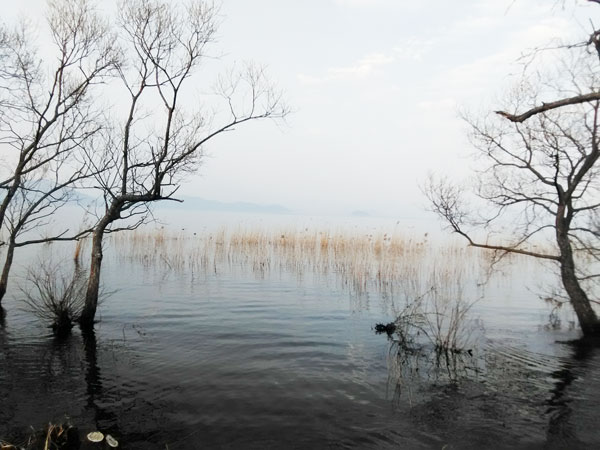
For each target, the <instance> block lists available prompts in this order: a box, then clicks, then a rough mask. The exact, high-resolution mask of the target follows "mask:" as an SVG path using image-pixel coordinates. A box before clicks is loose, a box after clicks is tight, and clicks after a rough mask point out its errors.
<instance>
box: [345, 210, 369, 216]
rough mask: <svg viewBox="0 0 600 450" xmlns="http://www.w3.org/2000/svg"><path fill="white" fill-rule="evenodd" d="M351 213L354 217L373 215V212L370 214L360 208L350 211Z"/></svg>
mask: <svg viewBox="0 0 600 450" xmlns="http://www.w3.org/2000/svg"><path fill="white" fill-rule="evenodd" d="M350 215H351V216H352V217H371V214H369V213H368V212H366V211H360V210H357V211H352V212H351V213H350Z"/></svg>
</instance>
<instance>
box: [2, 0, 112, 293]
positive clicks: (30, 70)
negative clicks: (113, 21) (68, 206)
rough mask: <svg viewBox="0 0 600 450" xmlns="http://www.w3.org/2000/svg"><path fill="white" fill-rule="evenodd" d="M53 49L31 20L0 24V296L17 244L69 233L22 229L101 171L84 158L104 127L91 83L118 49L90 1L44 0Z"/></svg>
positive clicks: (45, 218)
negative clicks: (1, 255) (1, 249)
mask: <svg viewBox="0 0 600 450" xmlns="http://www.w3.org/2000/svg"><path fill="white" fill-rule="evenodd" d="M47 19H48V26H49V31H50V33H51V38H52V45H53V50H54V53H52V54H49V55H47V56H46V58H45V59H42V58H41V57H40V56H39V54H38V52H39V51H38V50H37V48H36V45H35V43H36V40H35V38H34V33H33V30H32V27H31V25H28V24H27V23H20V24H19V25H18V26H17V27H16V28H15V29H13V30H8V29H2V30H0V61H1V63H2V67H1V68H0V147H1V148H3V149H6V150H7V151H6V152H5V153H4V155H3V156H4V160H3V163H4V166H5V167H4V171H3V173H2V178H1V179H0V190H1V191H3V192H2V197H1V201H0V230H2V234H3V237H4V239H6V241H4V242H1V243H0V245H6V246H7V247H6V256H5V261H4V265H3V268H2V274H1V275H0V301H1V300H2V297H3V296H4V294H5V292H6V286H7V282H8V275H9V272H10V269H11V264H12V260H13V255H14V251H15V248H17V247H21V246H24V245H29V244H35V243H40V242H48V241H52V240H61V239H74V238H77V237H79V236H81V235H82V234H83V233H81V234H79V233H76V234H73V235H71V236H69V237H67V236H66V233H67V231H68V230H63V231H60V232H58V234H54V235H52V234H46V235H44V236H39V237H36V238H35V239H33V238H32V237H31V235H30V236H29V237H27V238H25V239H22V240H21V241H18V238H19V237H20V236H23V235H24V234H25V233H26V232H27V231H30V230H31V229H33V228H37V229H39V228H40V226H41V225H44V224H47V223H48V222H50V221H51V220H52V217H53V213H54V212H55V211H56V210H57V209H58V208H60V207H61V206H62V205H63V204H64V203H65V202H67V201H68V200H70V199H71V197H72V195H71V192H72V191H71V189H72V188H73V187H75V185H76V184H77V183H79V182H81V181H82V180H84V179H85V178H87V177H91V176H93V175H95V174H97V171H98V170H103V168H99V167H97V166H92V165H90V164H89V162H88V161H86V160H85V159H84V158H82V155H83V152H82V150H83V149H84V148H85V147H86V146H87V145H89V144H90V141H91V139H92V137H93V136H94V135H95V134H97V133H98V132H99V131H100V129H101V126H100V125H99V124H100V123H101V122H100V121H99V120H98V119H99V117H100V109H99V108H98V105H97V104H94V103H93V102H92V95H91V93H92V90H93V87H94V86H96V85H98V84H102V83H104V82H105V81H106V79H107V77H109V76H110V75H111V72H113V71H114V69H115V67H116V64H117V61H118V56H119V53H118V52H117V51H116V48H115V47H114V44H113V39H111V36H110V33H109V29H108V25H107V24H106V23H105V21H103V20H102V19H101V18H100V16H99V15H98V14H97V13H96V12H95V10H94V7H93V5H92V4H91V3H90V1H88V0H56V1H49V2H48V13H47Z"/></svg>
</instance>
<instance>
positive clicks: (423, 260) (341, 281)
mask: <svg viewBox="0 0 600 450" xmlns="http://www.w3.org/2000/svg"><path fill="white" fill-rule="evenodd" d="M112 239H113V243H114V244H115V246H116V247H118V248H119V255H118V257H119V258H127V259H130V260H134V261H137V262H139V263H141V264H142V265H143V266H144V267H147V268H148V269H151V268H152V269H154V270H176V271H181V272H191V273H194V274H195V273H199V272H205V273H216V274H219V273H223V272H225V271H228V270H232V269H242V270H251V271H253V272H254V273H255V274H256V276H257V277H264V276H266V275H267V274H271V275H273V274H276V273H284V272H285V273H292V274H296V275H297V276H298V278H299V279H303V278H304V277H305V276H308V275H310V276H312V277H314V278H315V279H320V280H326V281H327V282H335V283H336V284H337V285H339V286H340V287H343V288H345V289H348V290H350V291H351V293H352V294H355V295H358V296H361V295H364V294H366V293H367V292H377V293H379V294H381V295H382V297H384V298H389V299H391V298H396V299H398V297H400V299H403V298H415V297H416V296H418V295H420V294H422V293H423V292H425V291H426V290H427V288H429V287H431V285H433V284H435V283H437V281H439V280H434V279H432V278H431V277H430V272H431V271H432V268H433V267H434V266H435V267H439V268H444V267H462V268H463V273H466V274H467V275H468V277H469V278H476V277H478V276H479V275H480V273H481V272H482V271H483V264H482V263H483V261H482V260H481V257H479V256H477V255H480V254H481V253H476V252H474V253H472V254H471V252H470V249H468V248H464V247H463V246H459V245H452V244H450V245H443V246H432V245H430V244H429V243H428V241H427V238H426V236H424V237H423V239H421V240H416V239H414V238H410V237H406V236H404V235H402V234H399V233H394V234H386V233H383V232H382V233H356V232H345V231H343V230H337V231H335V230H318V229H309V228H305V229H301V230H298V229H291V228H290V229H281V230H264V229H243V228H237V229H233V230H228V229H224V228H223V229H220V230H217V231H214V232H210V233H206V234H202V235H190V234H185V233H168V232H166V231H165V230H164V229H160V230H156V231H154V232H142V231H136V232H133V233H129V234H117V235H115V236H114V237H113V238H112ZM442 273H443V270H442V269H439V270H438V275H437V277H438V278H440V277H441V274H442ZM390 306H392V307H393V305H390ZM392 312H393V311H392ZM396 312H398V311H396Z"/></svg>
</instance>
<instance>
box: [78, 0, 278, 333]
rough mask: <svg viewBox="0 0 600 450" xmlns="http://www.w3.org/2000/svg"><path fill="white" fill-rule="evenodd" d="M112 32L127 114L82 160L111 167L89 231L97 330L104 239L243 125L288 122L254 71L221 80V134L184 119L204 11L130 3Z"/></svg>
mask: <svg viewBox="0 0 600 450" xmlns="http://www.w3.org/2000/svg"><path fill="white" fill-rule="evenodd" d="M119 26H120V42H121V45H122V47H123V49H124V50H123V51H124V53H125V54H126V61H127V64H126V65H124V66H123V67H122V68H121V82H122V85H123V86H124V92H125V95H124V98H127V103H128V104H127V107H126V108H124V109H126V111H127V114H126V115H125V116H124V117H122V118H121V120H120V123H114V124H113V126H112V127H111V130H112V132H111V133H109V134H107V135H106V139H105V145H104V151H103V153H102V154H101V155H99V154H95V155H92V154H90V155H89V158H90V160H97V158H98V157H101V159H100V160H101V161H103V163H105V162H106V161H110V163H111V164H112V170H109V171H104V172H101V173H99V176H98V177H97V185H98V187H99V188H100V189H101V191H102V195H103V198H104V203H105V205H104V208H103V211H102V213H101V214H99V218H98V219H99V220H98V222H97V225H96V227H95V229H94V232H93V239H92V250H91V251H92V254H91V266H90V274H89V283H88V288H87V293H86V304H85V307H84V309H83V312H82V315H81V320H80V324H81V327H82V329H92V328H93V324H94V318H95V314H96V307H97V301H98V289H99V286H100V271H101V264H102V258H103V253H102V241H103V237H104V235H105V233H107V232H112V231H116V230H121V229H124V228H125V229H132V228H136V227H137V226H139V225H141V224H143V223H145V222H146V221H147V219H148V217H149V213H150V210H149V205H150V204H151V203H152V202H155V201H159V200H176V199H175V198H174V195H175V193H176V192H177V190H178V188H179V186H180V183H181V181H182V179H183V177H184V176H185V175H186V174H189V173H190V172H193V171H195V170H196V169H197V167H198V165H199V164H200V162H201V160H202V155H203V150H204V147H205V145H206V143H207V142H208V141H210V140H212V139H213V138H215V137H216V136H219V135H221V134H223V133H225V132H227V131H230V130H233V129H234V128H235V127H236V126H237V125H241V124H242V123H245V122H248V121H253V120H260V119H267V118H282V117H284V116H285V115H286V114H287V109H286V107H285V105H284V103H283V102H282V99H281V95H280V94H279V93H278V92H277V91H276V89H275V88H274V87H273V86H272V85H271V84H270V83H269V82H268V80H267V79H266V77H265V74H264V71H263V70H262V69H261V68H259V67H256V66H252V65H250V66H247V67H246V68H245V69H243V70H242V71H240V72H235V71H233V72H231V73H230V74H229V75H228V76H226V77H222V78H221V79H219V81H218V83H217V86H218V92H219V94H220V95H221V97H222V98H223V99H224V105H225V109H226V111H227V114H226V119H221V120H223V122H222V123H221V124H220V125H214V123H213V122H218V121H219V117H222V116H214V117H210V118H209V117H206V116H205V115H204V114H201V113H199V112H188V111H186V107H187V105H189V103H190V102H189V95H190V88H191V87H194V78H193V76H194V75H195V74H196V72H197V69H198V67H199V65H200V63H201V62H202V61H203V60H204V59H205V56H206V51H207V46H208V44H210V43H211V42H212V41H213V38H214V35H215V31H216V8H215V7H214V5H212V4H211V3H208V2H206V1H201V0H196V1H193V2H191V3H188V4H187V5H186V6H182V5H180V4H178V3H170V2H167V1H160V0H134V1H127V2H123V3H122V4H121V7H120V21H119ZM186 88H187V89H186ZM186 97H188V99H187V102H186V101H185V99H186ZM194 102H195V104H199V103H200V102H201V98H194ZM186 103H187V104H186ZM116 116H118V114H117V113H115V114H114V116H113V117H116ZM98 164H102V163H98Z"/></svg>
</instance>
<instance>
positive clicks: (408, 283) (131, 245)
mask: <svg viewBox="0 0 600 450" xmlns="http://www.w3.org/2000/svg"><path fill="white" fill-rule="evenodd" d="M309 222H310V221H309ZM367 222H368V221H367ZM244 223H245V224H246V226H247V225H248V223H247V222H244ZM294 223H297V222H294ZM213 225H214V224H213ZM226 225H227V227H229V228H228V229H230V230H231V229H234V228H235V226H233V225H232V224H231V223H227V224H226ZM255 225H256V224H255V223H252V226H247V228H248V229H251V228H252V229H254V226H255ZM259 225H260V224H259ZM304 225H305V224H304V223H302V224H301V226H300V227H299V228H300V229H304V230H306V228H308V226H307V227H306V228H303V227H304ZM396 225H397V224H396V223H393V224H392V227H395V226H396ZM277 226H278V227H283V228H282V229H286V230H290V227H291V225H290V224H278V225H277ZM322 226H323V225H320V224H315V230H317V229H318V228H319V227H322ZM341 226H342V225H341V224H337V223H336V224H333V225H332V226H331V227H332V228H335V229H336V230H338V228H339V227H341ZM363 226H364V223H362V224H359V225H356V226H354V225H352V226H351V227H350V228H351V230H350V231H351V232H350V234H352V233H354V234H361V233H363V229H362V228H361V227H363ZM381 226H382V227H383V228H382V230H383V229H385V227H386V226H389V225H387V224H382V225H381ZM357 227H358V228H357ZM367 227H374V225H372V223H370V222H369V223H368V224H367ZM181 228H186V230H185V231H181V230H179V232H178V233H176V234H174V233H166V234H165V236H164V238H161V239H160V240H156V238H148V237H147V236H146V237H144V236H141V237H139V239H138V240H137V241H136V242H134V241H135V240H134V239H131V238H117V239H113V240H111V241H110V242H107V254H106V257H105V264H104V268H103V270H104V272H103V284H104V286H106V287H107V288H108V289H114V290H115V292H113V293H112V294H111V295H110V296H109V297H108V298H107V299H106V300H105V301H104V303H103V304H102V305H101V306H100V307H99V319H100V322H99V324H98V325H97V327H96V333H95V335H94V336H87V337H85V338H84V337H83V336H81V335H80V333H79V331H77V330H76V331H74V333H73V335H72V336H71V337H70V338H68V339H65V340H56V339H54V338H53V337H52V336H51V334H50V333H49V330H48V329H47V328H45V327H44V326H43V325H40V322H39V321H38V320H37V319H36V318H35V317H34V316H32V315H31V314H30V313H28V312H26V311H24V310H22V309H21V303H20V294H19V291H18V290H17V289H16V285H17V284H18V283H19V281H18V280H13V281H14V282H13V283H12V285H11V290H10V293H9V295H8V298H7V299H5V301H4V307H5V309H6V311H7V315H6V317H5V319H4V320H3V321H2V323H1V326H0V440H3V439H4V440H7V441H12V442H21V441H23V439H25V436H26V435H27V434H28V433H29V432H30V426H33V427H36V428H41V427H43V426H44V425H45V424H46V423H47V422H48V421H64V420H65V417H68V419H69V420H70V422H71V423H73V424H74V425H76V426H78V428H79V429H80V431H81V433H82V434H83V433H87V432H88V431H91V430H94V429H99V430H101V431H104V432H108V433H110V434H112V435H113V436H115V437H117V438H118V439H119V440H120V442H121V448H124V449H167V448H168V449H202V448H207V449H213V448H217V449H218V448H244V449H245V448H250V449H267V448H292V449H293V448H299V449H300V448H302V449H304V448H311V449H320V448H325V449H326V448H357V449H363V448H373V449H379V448H382V449H387V448H389V449H398V448H408V449H413V448H414V449H420V448H423V449H428V448H437V449H442V448H444V449H480V448H540V449H541V448H557V449H558V448H565V449H577V448H599V446H600V427H598V414H597V405H598V404H599V401H600V352H598V350H597V349H594V348H579V347H574V346H571V345H567V344H564V343H560V342H558V341H566V340H569V339H574V338H576V337H578V336H579V333H578V331H577V329H576V327H572V326H570V325H569V322H570V321H572V320H573V315H572V313H571V312H570V311H568V310H566V309H565V310H564V311H562V312H561V313H560V316H559V317H560V318H561V326H560V327H556V328H552V327H550V326H549V319H548V318H549V313H550V308H549V307H548V306H547V305H546V304H545V303H544V302H542V301H541V300H540V299H539V298H538V293H539V291H538V290H539V289H543V287H544V286H546V285H550V280H551V277H549V276H548V275H547V273H546V269H545V268H541V267H538V266H537V265H535V264H533V263H530V262H528V261H527V260H523V259H515V260H512V261H510V262H509V263H507V264H504V265H503V266H501V268H500V270H499V271H497V272H496V273H495V274H494V275H493V276H492V277H491V279H489V280H488V281H487V283H485V285H480V283H482V282H483V281H485V280H484V279H485V270H484V268H483V267H484V266H485V264H484V263H485V260H484V259H483V258H482V257H481V256H479V255H480V254H478V253H477V252H469V251H465V250H464V248H463V247H462V246H461V247H454V246H451V249H450V250H448V249H447V248H445V247H444V248H442V247H440V246H439V245H440V244H437V243H436V244H431V243H428V242H427V241H425V240H424V237H423V235H422V233H421V231H422V230H418V232H413V231H412V230H411V233H413V234H414V235H415V237H414V240H413V241H411V242H412V244H410V246H409V247H410V249H413V250H411V252H412V253H411V252H409V251H406V253H405V256H404V260H405V262H403V263H398V264H400V265H398V266H394V267H392V268H389V266H387V265H386V266H384V265H382V264H381V262H379V263H378V264H379V265H378V266H377V267H379V269H377V270H379V272H378V271H377V270H373V271H372V272H369V271H370V270H371V266H369V264H370V263H369V262H363V261H362V260H361V258H362V257H363V256H364V254H363V253H344V254H343V255H342V256H340V257H339V259H335V258H334V259H333V260H325V259H320V260H319V262H318V263H310V262H307V261H304V260H303V258H309V257H316V256H315V255H316V254H321V255H322V254H323V248H324V247H323V246H322V247H321V250H319V251H318V252H317V253H314V254H313V253H310V251H309V253H303V251H300V252H299V251H298V250H297V248H296V250H294V252H293V254H289V253H287V252H288V250H286V248H287V247H286V245H287V242H289V240H290V239H291V237H289V236H284V235H283V234H282V236H280V237H278V238H272V237H271V238H269V239H272V240H273V241H274V242H275V241H276V244H277V246H276V247H274V249H271V250H268V251H265V252H263V250H264V248H263V247H264V243H263V244H261V243H260V242H259V244H257V245H256V246H255V247H252V244H250V243H248V242H246V243H243V244H242V243H240V244H238V246H237V247H235V248H233V247H231V241H230V240H229V239H230V238H228V239H226V240H225V241H223V243H222V244H219V243H218V242H216V243H215V241H218V240H219V239H221V238H220V237H219V236H220V235H219V232H218V231H216V230H218V229H219V226H211V227H209V228H210V229H198V228H199V227H197V228H193V229H192V228H190V225H189V224H188V225H182V226H181ZM357 230H360V231H357ZM246 231H247V230H246ZM160 232H164V231H160V230H159V231H157V233H160ZM310 232H311V233H317V231H314V232H313V231H310ZM393 232H396V233H398V229H395V230H391V231H389V233H390V234H391V233H393ZM402 232H403V233H405V236H409V235H410V233H407V232H406V230H402ZM194 233H196V234H195V235H194ZM306 233H309V232H308V231H306ZM246 234H248V233H247V232H246ZM334 234H335V233H334V232H332V233H331V235H330V238H331V242H332V243H333V241H334V240H335V236H334ZM313 235H314V234H313ZM302 236H303V235H302V231H300V232H299V234H297V235H295V236H294V239H296V245H298V244H297V243H298V242H300V241H301V239H302ZM175 238H176V239H175ZM152 239H154V240H152ZM318 239H321V237H319V238H318ZM369 239H372V240H371V241H369V242H375V239H376V238H375V237H373V238H369ZM404 239H408V240H410V239H413V238H408V237H404ZM332 243H330V244H328V245H330V246H331V248H333V244H332ZM207 245H210V247H207ZM323 245H324V244H323ZM369 245H370V244H369ZM373 246H375V244H373ZM336 248H337V247H336ZM420 248H426V249H427V250H423V251H422V250H418V249H420ZM40 251H41V252H42V253H43V252H50V251H51V252H53V253H54V254H55V256H56V255H57V254H60V253H61V250H49V249H42V250H40ZM70 251H71V249H70V248H69V249H67V250H66V251H65V252H64V253H65V254H68V253H69V252H70ZM311 251H312V250H311ZM328 251H331V252H335V251H336V250H335V249H334V250H328ZM369 251H372V249H371V250H369ZM421 252H422V253H421ZM375 254H379V253H377V252H376V253H375ZM311 255H312V256H311ZM361 255H362V256H361ZM33 260H34V258H33V255H31V254H29V255H27V254H26V253H25V252H22V254H21V256H20V260H19V263H18V265H17V269H16V272H15V273H16V274H17V275H18V274H19V273H21V274H22V273H23V270H24V269H23V266H25V265H27V264H28V263H30V262H31V261H33ZM448 266H455V267H458V266H460V270H459V271H454V270H455V267H454V268H452V270H449V271H448V272H447V273H446V272H444V270H445V269H443V268H444V267H446V268H447V267H448ZM382 267H383V268H385V270H386V271H387V272H384V275H383V276H384V277H387V278H385V279H384V280H383V282H382V281H381V277H382V275H381V273H382V272H381V271H382V269H381V268H382ZM410 267H413V268H414V273H413V272H411V271H410V270H409V268H410ZM429 269H431V270H434V269H435V271H437V272H436V274H435V275H431V274H429V272H428V271H429ZM365 271H366V272H368V273H369V274H372V277H371V278H369V279H366V280H363V279H362V278H360V274H361V273H363V272H365ZM409 272H410V274H409ZM442 272H443V273H442ZM378 273H379V275H377V274H378ZM440 273H441V275H440ZM407 274H409V275H407ZM357 276H359V278H356V277H357ZM370 276H371V275H369V277H370ZM378 276H379V278H377V277H378ZM458 278H460V283H459V284H460V286H458V288H457V286H456V283H455V281H456V279H458ZM357 280H358V281H357ZM390 280H391V281H390ZM432 280H438V281H437V282H439V283H441V284H443V285H444V286H443V287H444V289H446V290H445V291H444V292H445V293H446V294H449V295H448V297H449V298H450V300H451V301H454V300H456V299H457V298H458V297H459V296H460V297H461V298H464V300H465V302H467V303H470V302H471V301H476V303H474V305H473V306H472V307H471V308H470V309H469V310H468V314H467V316H466V318H465V320H464V321H463V324H462V325H461V327H463V328H464V330H461V333H463V332H464V335H465V336H466V337H464V341H461V342H462V343H464V344H465V346H464V350H465V351H464V352H462V353H452V354H448V355H444V354H441V355H440V354H439V353H437V354H436V352H435V351H434V348H433V345H432V344H431V342H430V341H429V340H428V339H425V338H424V337H423V335H422V334H421V335H418V336H417V337H416V340H415V342H413V343H412V344H411V345H410V346H403V345H401V344H400V343H398V342H397V341H398V336H395V337H394V338H393V339H388V337H387V336H386V335H385V334H383V335H378V334H376V333H375V332H374V330H373V327H374V325H375V324H376V323H380V322H381V323H387V322H390V321H392V320H393V319H394V318H395V317H396V316H397V315H398V314H399V313H400V312H403V311H406V309H405V308H406V304H407V302H408V303H409V304H410V303H411V302H413V301H414V300H415V298H416V297H419V295H425V293H426V292H428V289H429V288H430V285H429V284H430V283H431V282H432ZM388 281H389V282H388ZM23 283H24V281H21V284H23ZM540 285H541V286H540ZM440 295H442V294H440ZM432 298H434V297H432ZM435 298H437V297H435ZM430 317H434V318H435V317H437V316H430ZM465 330H466V331H465ZM429 332H431V330H430V331H429ZM467 350H470V351H469V352H467Z"/></svg>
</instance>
